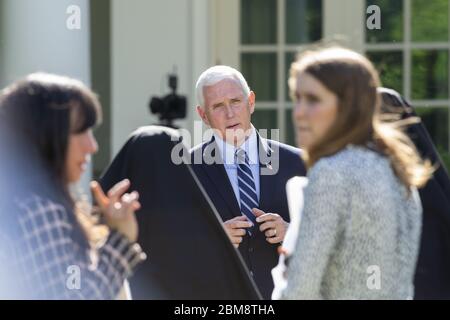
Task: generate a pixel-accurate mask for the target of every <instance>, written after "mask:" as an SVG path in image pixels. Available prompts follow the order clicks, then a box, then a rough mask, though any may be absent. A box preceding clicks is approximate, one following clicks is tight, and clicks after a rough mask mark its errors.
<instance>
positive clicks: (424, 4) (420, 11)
mask: <svg viewBox="0 0 450 320" xmlns="http://www.w3.org/2000/svg"><path fill="white" fill-rule="evenodd" d="M411 18H412V21H413V22H414V23H412V24H411V27H412V40H413V41H427V42H429V41H448V0H433V1H429V0H412V2H411Z"/></svg>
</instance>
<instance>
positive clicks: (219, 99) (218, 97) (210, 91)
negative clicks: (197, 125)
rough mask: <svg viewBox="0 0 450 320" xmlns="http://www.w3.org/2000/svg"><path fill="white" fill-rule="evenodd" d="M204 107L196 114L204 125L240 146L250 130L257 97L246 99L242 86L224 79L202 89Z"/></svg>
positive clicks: (198, 108)
mask: <svg viewBox="0 0 450 320" xmlns="http://www.w3.org/2000/svg"><path fill="white" fill-rule="evenodd" d="M203 96H204V101H205V103H204V104H205V105H204V106H203V107H202V106H198V107H197V112H198V114H199V115H200V117H201V118H202V120H203V122H205V123H206V124H207V125H209V126H210V127H211V128H213V129H215V131H216V132H217V133H218V134H219V135H220V136H221V138H222V139H223V140H225V141H227V142H228V143H230V144H234V145H236V146H239V145H241V144H242V142H243V141H244V140H245V137H246V136H247V135H248V134H249V132H250V131H249V130H250V129H251V115H252V113H253V112H254V111H255V94H254V93H253V91H251V92H250V94H249V95H248V97H246V96H245V94H244V91H243V90H242V88H241V86H240V85H239V83H238V82H237V81H235V80H232V79H224V80H222V81H219V82H218V83H216V84H214V85H212V86H205V87H204V88H203Z"/></svg>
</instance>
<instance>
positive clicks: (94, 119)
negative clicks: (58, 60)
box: [0, 73, 101, 188]
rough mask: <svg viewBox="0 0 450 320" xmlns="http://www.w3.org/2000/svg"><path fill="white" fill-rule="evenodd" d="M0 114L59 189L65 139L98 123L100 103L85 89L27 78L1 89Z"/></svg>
mask: <svg viewBox="0 0 450 320" xmlns="http://www.w3.org/2000/svg"><path fill="white" fill-rule="evenodd" d="M0 113H1V117H2V118H3V120H5V121H6V123H7V124H8V127H9V128H11V131H12V132H13V133H14V135H15V137H16V139H17V141H18V142H19V143H21V144H24V145H26V148H30V149H31V150H30V152H31V151H32V150H33V151H34V152H36V154H37V157H38V158H39V159H40V160H41V161H42V163H43V165H44V167H45V168H46V169H47V170H48V171H49V172H50V173H51V175H52V177H53V178H54V179H55V180H56V181H57V182H58V183H59V184H60V185H61V186H62V187H63V188H66V187H67V180H66V177H65V163H66V155H67V149H68V141H69V135H70V134H71V133H82V132H84V131H85V130H87V129H89V128H91V127H93V126H95V125H96V124H97V123H99V122H100V119H101V108H100V103H99V101H98V99H97V97H96V95H95V94H94V93H93V92H92V91H91V90H90V89H89V88H87V87H86V86H85V85H84V84H83V83H81V82H80V81H78V80H74V79H71V78H67V77H63V76H57V75H52V74H46V73H35V74H31V75H29V76H27V77H26V78H25V79H23V80H20V81H18V82H16V83H14V84H12V85H11V86H9V87H7V88H5V89H4V90H3V91H2V92H1V94H0Z"/></svg>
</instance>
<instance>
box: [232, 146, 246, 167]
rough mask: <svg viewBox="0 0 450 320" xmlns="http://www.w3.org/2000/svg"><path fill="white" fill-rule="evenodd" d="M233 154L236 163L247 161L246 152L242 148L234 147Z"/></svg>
mask: <svg viewBox="0 0 450 320" xmlns="http://www.w3.org/2000/svg"><path fill="white" fill-rule="evenodd" d="M235 156H236V162H237V164H244V163H247V162H248V161H247V153H246V152H245V150H243V149H240V148H239V149H236V153H235Z"/></svg>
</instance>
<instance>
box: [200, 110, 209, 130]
mask: <svg viewBox="0 0 450 320" xmlns="http://www.w3.org/2000/svg"><path fill="white" fill-rule="evenodd" d="M197 113H198V115H199V116H200V118H202V120H203V122H204V123H205V124H207V125H208V126H209V121H208V118H207V117H206V112H205V109H204V108H203V107H202V106H197Z"/></svg>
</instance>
